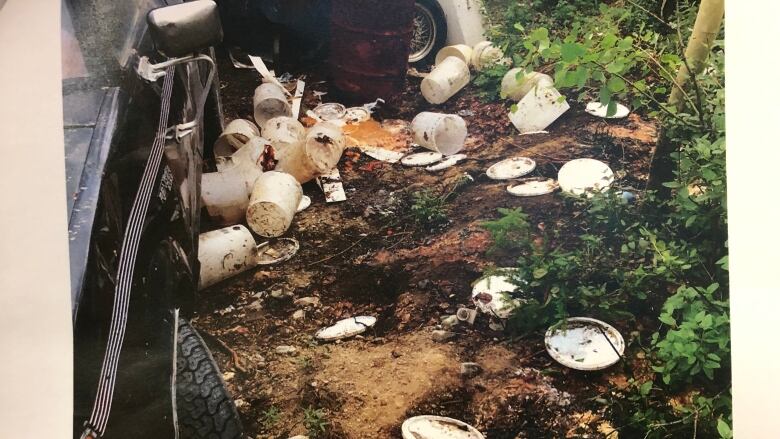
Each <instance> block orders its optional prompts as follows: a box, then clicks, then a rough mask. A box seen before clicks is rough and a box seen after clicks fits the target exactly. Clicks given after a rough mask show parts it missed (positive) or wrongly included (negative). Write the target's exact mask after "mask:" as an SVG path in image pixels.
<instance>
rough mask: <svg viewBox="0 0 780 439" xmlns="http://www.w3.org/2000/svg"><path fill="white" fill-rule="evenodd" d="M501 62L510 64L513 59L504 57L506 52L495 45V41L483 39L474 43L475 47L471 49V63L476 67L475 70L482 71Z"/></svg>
mask: <svg viewBox="0 0 780 439" xmlns="http://www.w3.org/2000/svg"><path fill="white" fill-rule="evenodd" d="M499 62H500V63H503V64H507V65H508V64H510V63H511V60H509V59H507V58H504V52H503V51H502V50H501V49H499V48H498V47H495V46H493V43H491V42H490V41H482V42H479V43H477V44H476V45H474V49H473V50H472V51H471V65H472V66H473V67H474V70H476V71H478V72H481V71H482V70H484V69H486V68H487V67H489V66H491V65H493V64H497V63H499Z"/></svg>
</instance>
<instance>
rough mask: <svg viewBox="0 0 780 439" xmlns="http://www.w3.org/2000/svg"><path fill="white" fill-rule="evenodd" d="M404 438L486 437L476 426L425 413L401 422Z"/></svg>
mask: <svg viewBox="0 0 780 439" xmlns="http://www.w3.org/2000/svg"><path fill="white" fill-rule="evenodd" d="M401 435H402V436H403V439H485V436H483V435H482V433H480V432H479V430H477V429H476V428H474V427H472V426H471V425H469V424H466V423H465V422H462V421H458V420H457V419H453V418H446V417H444V416H432V415H423V416H415V417H413V418H409V419H407V420H405V421H404V423H403V424H401Z"/></svg>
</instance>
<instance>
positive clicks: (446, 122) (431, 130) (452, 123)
mask: <svg viewBox="0 0 780 439" xmlns="http://www.w3.org/2000/svg"><path fill="white" fill-rule="evenodd" d="M412 133H414V141H415V142H416V143H418V144H420V145H422V146H424V147H425V148H428V149H430V150H431V151H436V152H440V153H442V154H444V155H452V154H455V153H457V152H458V151H460V150H461V148H463V144H464V143H465V142H466V136H467V135H468V130H467V128H466V121H465V120H463V118H462V117H460V116H458V115H456V114H443V113H431V112H428V111H424V112H422V113H420V114H418V115H417V116H415V118H414V119H413V120H412Z"/></svg>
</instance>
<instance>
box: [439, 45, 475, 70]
mask: <svg viewBox="0 0 780 439" xmlns="http://www.w3.org/2000/svg"><path fill="white" fill-rule="evenodd" d="M449 56H454V57H457V58H460V59H461V61H463V62H465V63H466V65H469V64H471V46H469V45H466V44H456V45H454V46H446V47H442V48H441V50H439V52H438V53H437V54H436V65H439V64H441V62H442V61H444V60H445V59H447V57H449Z"/></svg>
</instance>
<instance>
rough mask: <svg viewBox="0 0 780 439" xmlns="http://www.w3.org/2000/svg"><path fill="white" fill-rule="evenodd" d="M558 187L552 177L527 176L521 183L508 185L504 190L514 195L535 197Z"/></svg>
mask: <svg viewBox="0 0 780 439" xmlns="http://www.w3.org/2000/svg"><path fill="white" fill-rule="evenodd" d="M556 189H558V183H557V182H556V181H555V180H553V179H552V178H544V177H541V178H529V179H528V180H525V181H523V182H521V183H518V184H515V185H509V186H507V187H506V191H507V192H509V193H510V194H512V195H514V196H516V197H535V196H537V195H545V194H549V193H551V192H554V191H555V190H556Z"/></svg>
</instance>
